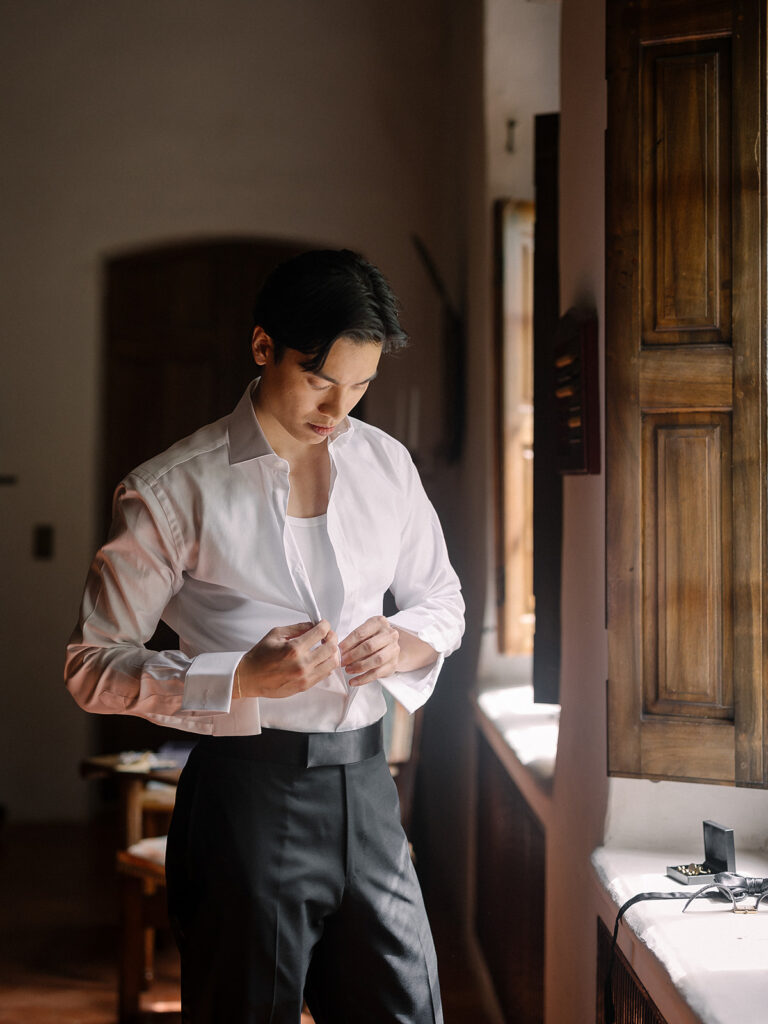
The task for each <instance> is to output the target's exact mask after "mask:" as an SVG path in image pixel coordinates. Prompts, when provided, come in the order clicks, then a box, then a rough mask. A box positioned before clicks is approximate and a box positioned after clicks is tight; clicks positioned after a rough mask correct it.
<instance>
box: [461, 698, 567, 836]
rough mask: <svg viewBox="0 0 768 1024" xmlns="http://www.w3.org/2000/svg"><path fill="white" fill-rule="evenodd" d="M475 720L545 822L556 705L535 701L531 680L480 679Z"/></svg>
mask: <svg viewBox="0 0 768 1024" xmlns="http://www.w3.org/2000/svg"><path fill="white" fill-rule="evenodd" d="M473 705H474V712H475V720H476V721H477V724H478V726H479V727H480V729H481V731H482V733H483V735H484V736H485V738H486V739H487V740H488V742H489V743H490V745H491V747H492V748H493V749H494V751H495V753H496V755H497V757H498V758H499V760H500V761H501V762H502V764H503V765H504V767H505V768H506V769H507V771H508V773H509V775H510V776H511V778H512V780H513V782H514V783H515V785H516V786H517V787H518V789H519V790H520V792H521V793H522V795H523V796H524V797H525V799H526V801H527V802H528V804H529V806H530V807H531V809H532V810H533V811H534V813H535V814H536V816H537V817H538V818H539V820H540V821H541V822H542V824H543V825H545V826H546V825H547V823H548V818H549V814H550V804H551V794H552V782H553V778H554V774H555V758H556V756H557V740H558V730H559V722H560V707H559V705H557V704H535V703H534V701H533V687H532V686H531V685H530V683H522V684H518V685H515V686H510V685H509V683H508V682H505V681H502V680H497V679H493V680H487V679H486V680H481V681H480V682H479V684H478V688H477V691H476V692H475V694H474V695H473Z"/></svg>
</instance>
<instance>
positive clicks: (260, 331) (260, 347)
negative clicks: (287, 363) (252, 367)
mask: <svg viewBox="0 0 768 1024" xmlns="http://www.w3.org/2000/svg"><path fill="white" fill-rule="evenodd" d="M251 352H252V353H253V361H254V363H256V365H257V366H266V365H267V361H268V360H269V358H270V356H272V357H274V354H275V343H274V342H273V341H272V339H271V338H270V336H269V335H268V334H267V332H266V331H265V330H264V328H263V327H254V329H253V335H252V336H251Z"/></svg>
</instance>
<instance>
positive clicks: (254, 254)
mask: <svg viewBox="0 0 768 1024" xmlns="http://www.w3.org/2000/svg"><path fill="white" fill-rule="evenodd" d="M307 248H310V246H308V245H300V244H295V243H292V244H286V243H276V242H268V241H227V242H218V243H217V242H205V243H192V244H187V245H176V246H166V247H162V248H156V249H151V250H146V251H142V252H139V253H134V254H130V255H125V256H120V257H117V258H115V259H112V260H110V261H109V262H108V263H107V265H106V278H105V290H104V297H105V309H104V320H105V335H104V338H105V355H104V385H103V392H102V422H103V432H102V438H101V450H102V458H101V464H102V516H101V537H100V538H99V541H100V540H101V539H102V538H103V537H104V536H105V534H106V530H107V528H108V526H109V521H110V509H111V502H112V494H113V492H114V489H115V487H116V485H117V484H118V483H119V481H120V480H121V479H122V478H123V476H125V474H126V473H128V472H129V471H130V470H131V469H133V468H134V467H135V466H137V465H138V464H139V463H141V462H143V461H144V460H145V459H147V458H150V457H151V456H152V455H155V454H156V453H157V452H160V451H162V450H163V449H164V448H167V447H168V446H169V445H171V444H173V443H174V442H175V441H178V440H180V439H181V438H182V437H185V436H186V435H187V434H190V433H192V431H194V430H196V429H197V428H198V427H201V426H203V425H204V424H205V423H210V422H211V421H212V420H215V419H217V418H218V417H220V416H224V415H226V414H227V413H228V412H230V411H231V410H232V409H233V408H234V406H235V404H236V403H237V401H238V399H239V398H240V396H241V395H242V393H243V391H244V390H245V387H246V384H247V383H248V381H250V380H251V379H252V378H253V377H254V376H255V375H256V374H255V368H254V365H253V360H252V358H251V352H250V336H251V327H252V323H251V309H252V306H253V301H254V299H255V297H256V293H257V291H258V289H259V286H260V285H261V283H262V281H263V280H264V278H265V277H266V275H267V274H268V273H269V271H270V270H272V269H273V267H275V266H276V265H277V264H278V263H280V262H282V261H283V260H285V259H287V258H288V257H289V256H292V255H294V254H296V253H297V252H301V251H303V250H304V249H307ZM176 642H177V638H176V636H175V634H173V633H172V632H171V631H170V630H169V629H168V627H165V626H164V625H163V624H162V623H161V625H160V628H159V629H158V632H157V633H156V634H155V637H153V639H152V640H151V641H150V644H149V646H151V647H153V648H155V649H164V648H168V647H175V646H176ZM99 724H100V738H99V747H100V749H101V750H107V751H114V750H122V749H137V748H138V749H143V748H145V747H156V746H157V745H158V744H159V743H161V742H162V741H163V739H169V738H174V739H178V738H179V736H180V734H179V733H178V732H177V731H175V730H170V729H160V728H159V727H158V726H155V725H153V724H152V723H150V722H147V721H145V720H143V719H139V718H132V717H128V716H116V715H107V716H104V717H103V718H100V719H99Z"/></svg>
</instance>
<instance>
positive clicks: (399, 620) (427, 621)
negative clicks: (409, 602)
mask: <svg viewBox="0 0 768 1024" xmlns="http://www.w3.org/2000/svg"><path fill="white" fill-rule="evenodd" d="M387 622H389V624H390V625H392V626H394V627H395V629H398V628H401V629H405V630H407V631H408V632H409V633H413V635H414V636H417V637H418V638H419V640H423V641H424V643H425V644H429V646H430V647H432V648H433V649H434V650H436V651H437V653H438V654H442V655H445V654H446V653H447V652H448V651H449V650H452V649H453V648H452V646H451V642H450V640H449V639H448V637H447V636H446V633H445V630H444V629H441V628H440V626H439V625H437V624H436V623H435V621H434V617H433V616H432V615H430V614H423V613H422V612H421V611H420V610H419V609H416V608H405V609H403V610H402V611H399V612H395V614H394V615H389V616H387Z"/></svg>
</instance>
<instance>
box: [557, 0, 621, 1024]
mask: <svg viewBox="0 0 768 1024" xmlns="http://www.w3.org/2000/svg"><path fill="white" fill-rule="evenodd" d="M604 7H605V5H604V3H603V0H563V4H562V28H561V63H560V75H561V78H560V118H561V120H560V309H561V311H563V312H564V311H565V310H567V309H568V308H569V307H571V306H573V305H577V304H585V305H589V306H592V307H593V308H595V309H596V310H597V314H598V319H599V324H600V350H601V374H602V362H603V348H604V342H603V330H602V329H603V325H604V301H603V293H604V287H605V276H604V223H605V222H604V212H603V210H604V192H605V181H604V171H603V153H604V145H603V136H604V129H605V121H604V118H605V78H604V52H605V49H604V46H605V43H604V39H605V13H604ZM601 415H602V413H601ZM602 420H603V424H604V422H605V420H604V415H602ZM604 462H605V460H604V459H603V465H604ZM604 482H605V480H604V475H600V476H587V477H566V478H565V481H564V491H563V573H562V675H561V692H560V698H561V707H562V712H561V717H560V736H559V741H558V750H557V762H556V769H555V780H554V790H553V798H552V814H551V818H550V821H551V827H550V828H549V829H548V831H547V920H546V936H547V938H546V943H547V945H546V988H545V991H546V1007H545V1020H546V1021H547V1024H583V1021H586V1020H590V1019H593V1018H594V1012H595V938H594V936H595V919H596V916H597V911H596V909H595V905H594V895H593V893H594V884H593V882H592V876H591V868H590V862H589V855H590V853H591V851H592V849H593V848H594V847H595V846H597V845H598V844H599V843H600V842H601V841H602V837H603V822H604V815H605V808H606V801H607V795H608V779H607V776H606V768H605V765H606V746H605V743H606V741H605V725H606V722H605V680H606V675H607V642H606V633H605V584H604V565H605V542H604V538H605V516H604V500H605V496H604Z"/></svg>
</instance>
